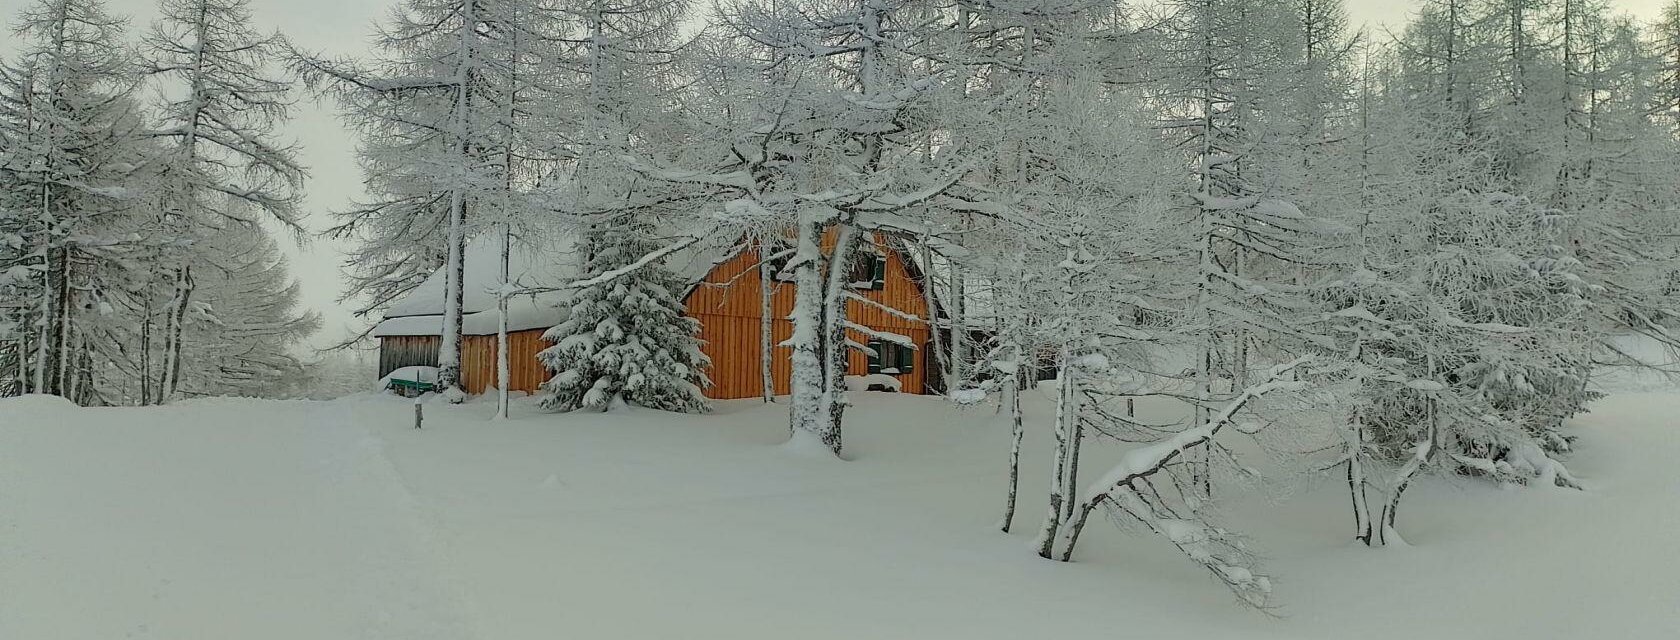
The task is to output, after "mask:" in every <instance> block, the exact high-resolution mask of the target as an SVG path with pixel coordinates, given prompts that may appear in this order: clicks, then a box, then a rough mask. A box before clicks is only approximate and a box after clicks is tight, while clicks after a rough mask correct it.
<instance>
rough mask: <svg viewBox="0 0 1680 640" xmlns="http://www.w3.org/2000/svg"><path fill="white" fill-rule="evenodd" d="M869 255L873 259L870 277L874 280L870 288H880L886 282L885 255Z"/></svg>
mask: <svg viewBox="0 0 1680 640" xmlns="http://www.w3.org/2000/svg"><path fill="white" fill-rule="evenodd" d="M870 256H871V258H872V259H874V261H875V264H874V265H871V266H872V267H873V269H872V270H871V275H870V278H871V279H872V280H874V281H875V282H874V286H873V287H872V288H874V289H880V288H882V287H884V286H886V284H887V257H886V256H883V255H881V254H878V253H875V254H870Z"/></svg>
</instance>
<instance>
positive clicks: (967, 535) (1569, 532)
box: [0, 392, 1680, 640]
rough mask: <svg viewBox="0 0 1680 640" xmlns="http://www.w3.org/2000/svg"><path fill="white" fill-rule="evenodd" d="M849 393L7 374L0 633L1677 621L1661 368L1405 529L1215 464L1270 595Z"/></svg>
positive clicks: (985, 440)
mask: <svg viewBox="0 0 1680 640" xmlns="http://www.w3.org/2000/svg"><path fill="white" fill-rule="evenodd" d="M856 397H857V402H858V406H856V407H855V408H854V409H853V412H852V413H850V414H848V415H849V417H848V423H849V430H848V431H847V433H846V445H847V449H848V451H849V456H850V457H851V458H852V459H851V460H850V461H846V462H840V461H834V460H827V459H822V458H820V457H810V456H808V455H805V454H802V453H799V452H795V451H790V450H787V449H785V448H783V447H780V446H778V443H780V442H781V441H782V440H783V439H784V438H785V437H786V434H785V429H786V426H785V420H784V416H785V410H784V409H783V408H782V407H777V406H770V407H766V406H763V405H761V404H758V403H756V402H753V401H739V402H731V403H724V404H721V405H720V406H719V407H718V410H717V411H716V412H715V413H713V414H710V415H704V416H673V415H669V414H660V413H656V412H650V411H637V410H630V411H626V412H621V413H614V414H606V415H601V414H582V415H564V416H557V415H547V414H541V413H539V412H537V411H536V410H535V409H534V407H533V406H532V405H531V404H530V403H529V402H525V403H522V404H520V405H519V406H518V407H516V415H515V418H514V419H513V420H510V421H505V422H493V421H490V420H489V416H490V414H491V413H492V412H493V407H492V406H491V405H489V404H485V403H469V404H467V405H465V406H462V407H453V408H452V407H448V406H443V405H438V404H430V405H427V420H426V423H425V429H423V430H418V431H417V430H415V429H413V428H412V419H413V406H412V405H411V404H410V403H409V402H407V401H404V400H401V399H397V398H392V397H366V396H364V397H358V398H348V399H344V400H339V401H334V402H319V403H312V402H273V401H257V400H205V401H194V402H186V403H181V404H179V405H175V406H168V407H153V408H142V409H134V408H126V409H78V408H75V407H72V406H69V405H67V404H64V403H61V402H57V401H53V400H49V399H44V398H25V399H12V400H0V638H5V639H19V640H32V639H37V638H40V639H72V640H74V639H84V638H85V639H90V640H93V639H98V640H108V639H117V638H167V639H188V638H217V639H222V638H227V639H239V640H254V639H266V638H274V639H286V640H303V639H308V640H327V639H337V638H347V639H348V638H355V639H370V640H382V639H426V638H484V639H496V640H501V639H523V638H556V637H573V638H662V639H663V638H729V639H731V640H736V639H754V638H915V639H939V638H961V639H965V640H966V639H971V638H1011V639H1014V638H1044V637H1062V638H1099V637H1107V638H1112V637H1123V638H1134V637H1151V638H1211V639H1217V638H1277V639H1284V638H1288V639H1299V638H1338V639H1340V638H1396V639H1399V638H1408V639H1411V638H1524V639H1532V638H1586V637H1610V638H1674V637H1680V550H1677V545H1676V544H1675V542H1674V537H1675V534H1676V532H1677V531H1680V464H1676V463H1675V461H1676V460H1680V427H1677V425H1676V424H1675V419H1674V416H1676V415H1680V395H1674V394H1671V393H1666V392H1645V393H1627V394H1618V395H1614V396H1612V397H1610V398H1608V399H1606V400H1604V401H1601V402H1599V403H1598V404H1597V405H1595V407H1594V411H1593V413H1591V414H1590V415H1587V416H1584V417H1582V418H1581V419H1580V420H1578V421H1577V428H1576V433H1577V434H1578V435H1579V436H1580V440H1579V442H1578V443H1577V445H1578V453H1577V454H1576V455H1575V456H1574V457H1573V458H1571V459H1570V464H1571V466H1572V468H1573V470H1574V471H1575V472H1576V474H1577V475H1579V476H1580V477H1581V478H1582V479H1583V480H1584V481H1585V482H1586V483H1587V484H1588V488H1589V490H1588V491H1586V492H1574V491H1568V490H1561V489H1559V490H1550V489H1501V488H1497V487H1493V486H1490V485H1487V484H1485V483H1481V482H1477V481H1469V480H1456V481H1455V480H1439V479H1437V480H1430V481H1428V482H1425V483H1424V484H1422V485H1421V486H1419V487H1418V488H1416V489H1415V490H1414V491H1415V492H1416V493H1415V494H1412V495H1410V496H1409V497H1408V501H1407V503H1406V506H1405V513H1404V514H1403V517H1402V522H1401V529H1402V531H1403V533H1404V534H1405V535H1406V538H1407V540H1408V541H1410V543H1411V545H1412V546H1411V547H1408V548H1390V549H1378V550H1373V549H1367V548H1364V547H1359V546H1355V545H1353V544H1351V543H1350V541H1349V540H1348V536H1349V533H1350V529H1351V523H1350V522H1349V521H1348V520H1349V517H1348V514H1347V508H1346V504H1345V502H1344V500H1345V497H1344V495H1343V493H1342V491H1341V489H1342V487H1341V485H1339V484H1337V483H1336V482H1334V480H1333V479H1327V480H1323V481H1318V482H1310V481H1305V480H1291V481H1284V482H1280V483H1279V485H1280V486H1283V487H1288V488H1292V489H1293V490H1291V491H1287V492H1280V491H1278V490H1276V489H1275V488H1274V489H1267V490H1253V493H1252V494H1251V495H1246V496H1232V499H1231V500H1230V502H1233V503H1237V504H1240V505H1241V506H1240V507H1237V508H1234V509H1233V510H1232V512H1231V513H1229V514H1228V518H1227V520H1228V521H1229V522H1230V523H1232V524H1234V525H1237V526H1238V527H1239V528H1241V529H1243V530H1244V531H1245V532H1247V533H1249V534H1251V535H1252V538H1253V542H1254V544H1255V545H1256V546H1257V547H1258V548H1259V549H1260V550H1261V551H1262V552H1263V554H1264V555H1265V556H1266V557H1267V562H1266V568H1267V569H1268V570H1269V572H1270V573H1271V574H1272V575H1273V576H1275V580H1276V582H1277V584H1278V587H1277V591H1278V602H1277V605H1278V607H1277V608H1276V609H1275V610H1273V611H1271V612H1270V613H1271V615H1266V614H1262V613H1257V612H1254V611H1252V610H1248V609H1244V608H1242V607H1239V606H1238V605H1236V604H1235V603H1234V601H1233V598H1232V597H1231V596H1230V595H1229V594H1228V593H1227V592H1226V591H1224V590H1223V588H1222V587H1221V586H1220V585H1219V584H1217V583H1215V582H1214V581H1213V580H1211V579H1210V578H1208V577H1207V576H1206V574H1205V573H1203V572H1202V571H1200V570H1199V569H1198V568H1197V567H1195V566H1193V565H1192V564H1191V563H1189V562H1187V561H1185V560H1183V559H1182V558H1180V557H1179V556H1178V555H1177V554H1176V552H1175V550H1173V549H1172V547H1171V546H1170V545H1169V544H1167V543H1166V542H1164V541H1161V540H1157V539H1153V538H1150V537H1148V536H1147V535H1146V534H1142V533H1140V532H1135V531H1123V530H1120V529H1118V528H1116V527H1115V526H1113V525H1112V524H1109V523H1107V522H1097V523H1093V525H1092V527H1091V528H1090V529H1089V530H1088V531H1087V535H1086V538H1085V540H1084V544H1082V546H1081V547H1080V553H1079V554H1078V555H1077V556H1076V560H1077V562H1075V563H1072V564H1060V563H1053V562H1048V561H1044V560H1040V559H1039V558H1037V557H1036V556H1034V555H1032V553H1031V552H1030V550H1029V549H1028V543H1029V540H1030V538H1031V536H1032V533H1033V529H1034V527H1035V526H1036V525H1037V524H1038V518H1039V517H1040V515H1041V514H1040V510H1041V509H1043V508H1044V504H1043V498H1042V496H1040V495H1039V494H1040V493H1041V492H1042V489H1043V482H1044V481H1045V480H1047V479H1048V476H1049V472H1048V470H1047V469H1046V468H1045V467H1044V465H1043V464H1042V460H1043V459H1044V458H1047V457H1048V455H1047V450H1048V446H1049V445H1048V442H1047V440H1048V438H1047V437H1046V436H1044V434H1043V433H1042V431H1043V430H1042V429H1035V430H1034V432H1033V434H1032V436H1033V437H1031V438H1029V441H1028V446H1027V450H1026V452H1025V459H1026V461H1027V467H1026V469H1025V473H1024V483H1023V489H1024V493H1023V497H1024V504H1023V506H1022V511H1021V516H1020V517H1019V519H1018V520H1017V532H1016V533H1015V534H1013V535H1005V534H1002V533H999V532H997V531H996V530H995V528H994V526H993V525H994V524H995V522H996V521H997V518H998V515H999V511H1000V506H1001V504H1000V502H1001V496H1002V490H1003V481H1004V478H1003V475H1002V471H1003V464H1004V461H1005V453H1006V442H1007V436H1008V427H1007V424H1005V423H1003V422H1002V421H1000V420H997V419H996V418H995V417H994V416H993V415H992V413H991V411H990V409H989V408H988V407H984V406H983V407H977V408H969V409H966V410H964V409H958V408H955V407H952V406H950V405H949V404H948V403H946V402H942V401H940V400H938V399H933V398H925V397H911V396H899V395H894V394H883V393H859V394H856ZM1032 408H1033V409H1034V410H1035V411H1037V412H1042V410H1043V409H1044V406H1043V405H1042V404H1040V403H1035V404H1034V405H1033V406H1032ZM1147 409H1148V408H1147V407H1146V410H1147ZM1039 415H1040V416H1042V413H1040V414H1039ZM1122 451H1124V447H1122V446H1118V445H1104V444H1097V443H1093V444H1091V445H1088V452H1087V455H1088V456H1089V457H1088V458H1087V464H1088V465H1090V468H1092V469H1101V468H1102V466H1103V464H1102V463H1103V462H1105V461H1107V460H1112V459H1114V458H1116V457H1117V456H1118V455H1119V454H1120V453H1121V452H1122ZM1092 473H1096V472H1095V471H1093V472H1092Z"/></svg>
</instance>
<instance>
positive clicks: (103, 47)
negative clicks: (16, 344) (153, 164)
mask: <svg viewBox="0 0 1680 640" xmlns="http://www.w3.org/2000/svg"><path fill="white" fill-rule="evenodd" d="M17 24H18V30H17V32H16V33H17V35H18V37H19V38H20V40H21V41H22V42H23V43H24V47H23V51H22V53H21V54H20V55H19V56H18V57H17V58H16V62H14V63H11V64H7V65H5V67H4V69H3V70H0V123H3V124H0V126H3V128H4V131H3V133H0V135H3V136H4V141H5V143H6V144H5V145H4V149H0V193H3V195H0V199H3V200H4V202H5V204H4V205H0V215H3V218H0V234H3V235H0V237H3V238H4V239H5V241H4V242H0V246H4V247H5V250H4V251H0V273H4V274H5V276H4V279H5V280H6V284H5V286H6V287H8V288H9V289H10V292H11V295H15V296H17V297H16V298H12V299H10V300H9V303H10V304H9V305H8V306H9V307H11V308H12V309H14V310H16V309H19V308H22V307H21V305H25V304H27V308H28V311H25V312H23V313H22V314H17V313H16V311H14V315H22V316H24V317H22V318H20V319H21V320H22V321H23V322H22V324H23V325H24V327H25V330H26V333H25V335H24V338H23V344H22V347H23V351H24V353H25V356H24V357H25V358H26V359H28V360H29V363H28V368H29V370H30V373H29V376H28V385H27V386H28V390H29V391H31V392H34V393H52V394H57V395H62V396H65V397H68V398H71V399H73V400H76V401H87V400H90V399H91V398H92V397H93V395H92V394H93V388H94V376H95V375H96V370H98V369H99V368H100V367H96V366H95V365H94V362H93V356H92V355H91V354H90V353H89V350H88V349H89V343H88V339H87V335H86V332H85V330H84V326H83V320H84V319H87V318H90V317H92V315H91V314H97V313H98V312H100V311H102V310H103V309H104V308H105V306H104V305H103V304H102V301H101V297H102V296H103V295H105V290H104V287H105V286H108V285H111V284H112V283H115V282H119V281H130V280H131V278H130V277H129V276H130V275H132V274H131V273H129V272H130V271H131V270H132V269H133V268H134V267H135V265H133V264H132V263H129V262H127V261H126V259H127V257H128V254H130V253H131V252H132V251H133V250H134V249H135V243H134V242H133V240H134V238H133V235H132V234H133V232H134V231H136V229H135V228H134V227H133V226H132V225H131V224H130V222H131V221H130V219H129V217H128V215H129V214H130V213H132V212H133V210H134V208H135V207H137V206H138V203H139V201H140V200H141V198H140V197H139V190H138V189H137V187H138V184H137V175H136V173H137V170H138V169H139V167H141V166H142V165H143V164H144V163H145V161H146V160H145V154H146V152H147V149H146V147H145V145H144V144H143V143H142V142H141V140H142V138H141V127H142V122H141V119H140V113H139V109H138V105H137V104H136V102H135V101H134V99H133V92H134V90H135V87H136V78H135V74H133V73H132V67H130V66H129V52H128V51H127V50H126V49H125V48H124V42H123V27H124V25H123V22H122V20H120V19H118V18H115V17H113V16H111V15H110V14H108V13H107V12H106V11H105V9H104V6H103V4H101V3H99V2H97V1H94V0H42V1H41V2H37V3H36V4H34V5H32V6H30V7H28V8H26V9H25V10H24V11H23V13H22V14H21V16H20V18H19V21H18V23H17ZM26 300H27V301H28V302H27V303H26V302H25V301H26Z"/></svg>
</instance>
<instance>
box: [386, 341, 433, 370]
mask: <svg viewBox="0 0 1680 640" xmlns="http://www.w3.org/2000/svg"><path fill="white" fill-rule="evenodd" d="M441 344H443V341H442V340H441V339H439V338H438V337H437V336H388V337H384V338H380V339H379V377H381V378H383V377H385V376H386V375H388V374H390V373H391V372H392V371H396V370H397V369H399V368H402V367H408V366H415V365H419V366H425V367H435V366H437V359H438V346H439V345H441Z"/></svg>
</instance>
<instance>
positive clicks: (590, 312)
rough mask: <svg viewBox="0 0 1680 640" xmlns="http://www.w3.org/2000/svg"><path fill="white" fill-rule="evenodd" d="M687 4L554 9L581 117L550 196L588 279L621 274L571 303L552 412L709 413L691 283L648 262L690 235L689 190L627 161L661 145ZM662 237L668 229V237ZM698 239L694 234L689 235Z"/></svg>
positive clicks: (561, 83) (556, 331) (599, 3)
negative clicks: (669, 185)
mask: <svg viewBox="0 0 1680 640" xmlns="http://www.w3.org/2000/svg"><path fill="white" fill-rule="evenodd" d="M685 9H686V4H684V3H681V2H675V1H673V2H652V3H649V2H619V1H617V0H590V1H585V2H578V3H575V4H565V5H561V6H559V7H558V8H557V10H558V11H559V12H560V13H561V14H562V16H563V17H562V24H563V26H564V27H565V28H566V29H567V31H566V33H565V34H564V36H563V38H562V40H563V41H564V42H566V43H567V44H568V45H569V46H568V47H567V48H566V51H565V52H563V53H562V56H563V57H562V59H563V60H565V62H566V64H565V65H564V66H563V71H562V73H561V76H560V77H559V78H557V79H556V81H555V82H556V85H557V87H558V88H559V90H560V91H561V92H562V94H563V99H564V100H566V101H567V102H568V103H570V104H572V105H575V107H574V109H573V110H570V111H569V112H567V113H564V114H561V115H560V116H559V117H558V118H557V120H558V121H559V123H560V124H559V126H561V127H563V128H564V130H565V134H564V135H563V136H562V137H563V138H565V139H566V140H567V143H566V144H565V145H564V146H563V148H564V149H565V152H564V153H563V154H561V155H562V156H564V157H565V158H566V160H565V161H564V162H563V164H562V166H561V168H560V169H559V171H558V172H557V173H558V174H559V176H558V177H557V178H556V179H555V180H553V183H554V184H555V185H556V187H555V188H554V189H552V190H551V192H552V193H555V194H556V195H557V196H558V198H557V200H558V203H559V204H558V206H557V207H556V208H557V209H559V211H560V213H561V214H562V216H564V217H565V219H564V220H562V222H561V224H562V226H565V227H569V228H570V229H571V230H572V233H573V234H575V236H576V237H577V240H578V241H577V244H576V247H575V250H576V251H577V252H578V253H580V254H582V256H583V263H584V264H583V269H582V273H581V274H580V275H581V276H582V279H584V280H588V279H591V278H597V277H600V276H602V275H603V274H609V273H613V274H621V275H617V276H616V277H613V278H612V279H610V280H604V281H601V282H599V283H597V284H594V285H592V286H587V287H583V288H581V289H579V290H577V291H576V292H575V293H573V294H572V297H573V299H572V303H571V312H570V314H569V315H568V316H567V318H566V320H565V321H564V322H562V323H561V324H559V325H557V326H555V327H553V328H551V329H549V331H548V332H547V333H545V334H544V336H543V337H544V339H546V340H549V341H552V342H554V343H555V345H554V346H553V347H550V348H548V349H545V350H544V351H543V352H542V353H541V354H539V356H538V357H539V359H540V360H542V362H543V364H544V365H545V366H547V367H548V368H549V369H551V370H552V371H554V372H555V375H554V377H553V378H552V379H551V380H549V381H548V382H547V383H545V384H544V390H545V391H546V392H547V393H548V397H547V398H545V400H544V403H545V405H547V406H550V407H555V408H561V409H566V410H570V409H576V408H580V407H587V408H592V409H606V408H607V407H609V406H610V405H611V404H612V403H613V402H615V401H618V400H624V401H628V402H631V403H634V404H638V405H642V406H648V407H653V408H658V409H665V410H671V411H687V412H696V411H701V410H704V409H705V408H706V402H705V397H704V395H703V394H702V389H703V387H704V386H705V385H707V384H708V382H707V381H706V378H705V375H704V373H703V369H704V368H705V366H706V364H707V360H706V357H705V356H704V354H702V353H701V351H700V343H699V340H698V338H697V337H696V334H697V333H698V331H699V323H698V322H697V321H695V320H694V319H692V318H688V317H686V316H685V315H684V314H683V308H682V303H681V296H682V293H683V290H684V288H685V286H686V283H684V282H682V281H681V279H680V278H679V277H678V276H677V275H675V274H673V273H671V272H670V271H669V270H668V269H666V268H665V267H664V266H663V264H662V263H660V262H649V261H646V260H645V259H644V258H646V257H647V256H648V255H650V254H652V253H654V252H656V251H658V250H660V249H661V248H662V247H664V246H667V245H668V242H669V236H671V235H677V236H681V235H683V233H682V232H681V231H677V232H676V233H672V229H673V228H678V229H680V228H681V227H682V226H684V225H685V223H686V224H692V222H691V218H690V216H689V215H688V212H686V211H683V210H682V207H681V203H683V202H685V199H684V198H683V195H682V190H681V189H678V190H675V191H672V190H662V189H661V188H660V187H661V183H659V182H656V181H650V180H647V179H644V178H642V177H641V176H640V175H638V174H637V173H636V171H635V170H634V169H633V168H632V167H631V166H630V165H628V164H627V163H626V161H625V157H626V156H633V155H634V154H638V153H642V151H641V148H642V147H644V146H645V145H647V144H649V143H650V142H652V141H657V140H664V139H666V135H667V134H668V133H669V132H668V131H664V129H668V128H669V125H668V124H667V123H666V120H667V117H668V116H669V115H670V114H669V113H668V112H667V111H666V110H665V109H662V108H661V107H662V106H663V105H664V102H663V101H661V100H659V99H658V98H657V96H658V94H659V93H660V92H661V91H665V90H669V89H671V88H672V85H673V79H674V78H673V75H672V71H673V69H674V67H675V61H676V60H675V55H674V54H675V48H676V47H677V42H676V35H677V29H678V26H679V20H680V19H681V18H682V16H683V15H684V13H685ZM662 227H663V228H662ZM690 235H692V232H691V233H690Z"/></svg>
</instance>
